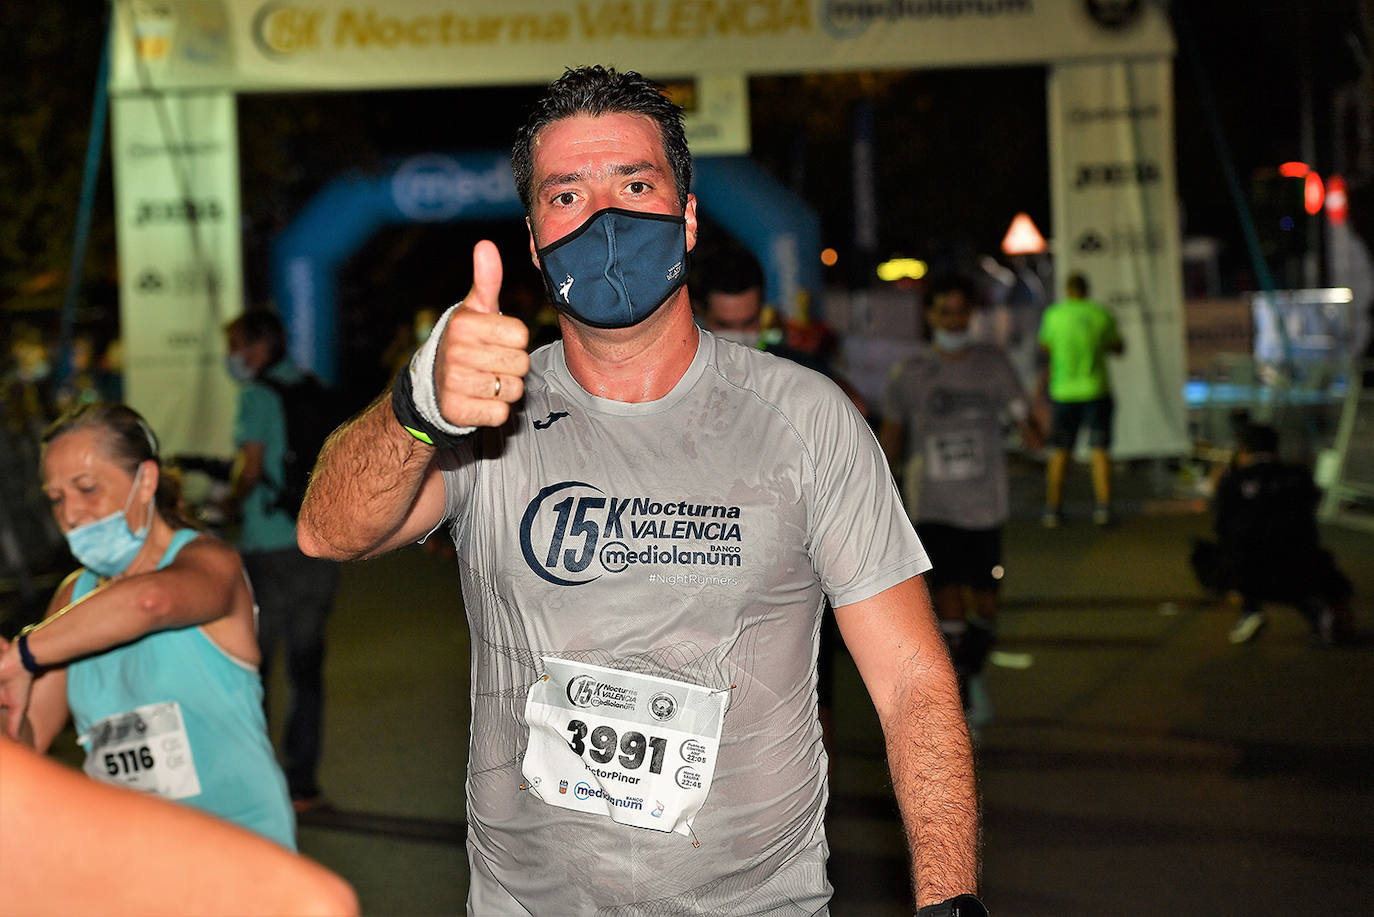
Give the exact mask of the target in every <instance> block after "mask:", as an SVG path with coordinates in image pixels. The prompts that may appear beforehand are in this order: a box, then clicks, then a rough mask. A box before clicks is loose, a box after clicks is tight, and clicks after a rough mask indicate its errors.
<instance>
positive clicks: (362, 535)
mask: <svg viewBox="0 0 1374 917" xmlns="http://www.w3.org/2000/svg"><path fill="white" fill-rule="evenodd" d="M434 452H435V450H434V447H433V446H429V445H426V444H425V443H422V442H420V441H419V440H418V439H416V438H415V437H413V436H411V435H410V434H409V433H407V432H406V431H405V429H404V428H403V427H402V426H401V425H400V424H399V423H397V422H396V417H395V415H394V414H393V413H392V410H391V393H390V391H388V392H386V393H385V394H383V395H382V396H381V397H379V398H378V399H377V400H376V401H374V402H373V403H372V404H371V405H370V406H369V407H368V408H367V410H366V411H364V412H363V413H362V414H360V415H358V416H357V417H356V418H354V419H353V420H351V421H350V422H349V423H347V424H345V425H344V426H342V427H340V428H339V429H338V430H336V431H335V432H334V433H333V434H332V435H331V436H330V437H329V440H328V442H326V443H325V446H324V448H323V449H322V450H321V451H320V457H319V460H318V461H317V462H316V464H315V469H314V471H313V473H312V474H311V476H310V487H309V489H308V490H307V491H306V495H305V502H304V504H303V505H302V506H301V514H300V519H299V520H298V524H297V529H296V534H297V540H298V542H299V544H300V547H301V550H302V551H304V552H305V553H307V554H310V555H313V556H315V557H329V558H333V559H335V560H355V559H357V558H360V557H365V556H367V555H369V554H372V553H374V552H375V551H376V550H377V549H378V548H379V547H381V546H382V545H383V544H385V543H386V542H387V540H388V539H390V538H391V537H392V536H393V535H395V534H396V532H397V531H399V530H400V528H401V526H402V524H403V523H404V522H405V520H406V518H407V516H408V515H409V514H410V511H411V509H412V507H413V506H414V504H415V501H416V498H417V496H418V495H419V492H420V487H421V485H422V484H423V482H424V478H425V473H426V472H427V471H428V470H429V467H430V463H431V462H432V461H433V459H434Z"/></svg>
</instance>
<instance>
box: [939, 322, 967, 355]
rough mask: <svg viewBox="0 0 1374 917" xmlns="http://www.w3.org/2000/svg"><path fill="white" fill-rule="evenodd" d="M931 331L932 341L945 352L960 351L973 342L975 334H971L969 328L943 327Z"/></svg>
mask: <svg viewBox="0 0 1374 917" xmlns="http://www.w3.org/2000/svg"><path fill="white" fill-rule="evenodd" d="M931 331H932V334H931V343H932V344H934V345H935V346H936V347H938V348H939V349H941V350H943V351H944V352H945V353H959V352H961V351H963V350H965V349H966V348H967V347H968V345H969V344H971V343H973V336H972V335H970V334H969V332H968V330H967V329H965V330H963V331H946V330H945V329H943V328H933V329H931Z"/></svg>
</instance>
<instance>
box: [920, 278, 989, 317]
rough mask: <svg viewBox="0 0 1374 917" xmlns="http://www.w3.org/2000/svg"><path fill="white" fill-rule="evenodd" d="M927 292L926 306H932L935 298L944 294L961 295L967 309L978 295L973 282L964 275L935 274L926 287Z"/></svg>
mask: <svg viewBox="0 0 1374 917" xmlns="http://www.w3.org/2000/svg"><path fill="white" fill-rule="evenodd" d="M927 292H928V293H929V294H930V296H929V299H927V300H926V303H927V305H934V304H935V298H936V297H937V296H942V295H944V294H945V293H963V294H964V300H965V301H966V302H967V303H968V305H969V308H972V307H973V305H974V298H975V297H976V296H977V295H978V288H977V287H975V286H974V284H973V281H972V280H970V279H969V278H968V277H967V276H966V275H964V274H958V273H948V274H936V275H935V276H934V277H932V278H931V279H930V283H929V285H928V287H927Z"/></svg>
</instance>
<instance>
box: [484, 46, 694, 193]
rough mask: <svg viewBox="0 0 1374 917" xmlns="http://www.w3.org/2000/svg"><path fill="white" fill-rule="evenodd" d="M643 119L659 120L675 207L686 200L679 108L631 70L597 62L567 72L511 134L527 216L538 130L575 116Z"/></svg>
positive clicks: (688, 180)
mask: <svg viewBox="0 0 1374 917" xmlns="http://www.w3.org/2000/svg"><path fill="white" fill-rule="evenodd" d="M618 114H629V115H645V116H646V117H649V118H653V119H654V120H655V121H657V122H658V131H659V136H660V137H661V138H662V140H663V153H664V155H665V156H666V157H667V158H668V165H669V166H671V167H672V169H673V182H674V184H675V185H676V186H677V199H678V203H679V204H685V203H686V202H687V192H688V191H689V190H690V189H691V187H692V154H691V152H690V151H689V150H688V149H687V135H686V133H684V131H683V128H682V109H681V108H679V107H678V106H677V104H676V103H674V102H673V101H672V100H671V99H669V98H668V97H667V96H665V95H664V94H663V93H662V91H661V90H660V88H659V86H658V84H657V83H654V82H652V81H650V80H648V79H645V78H644V77H643V76H641V75H640V74H638V73H636V72H635V71H633V70H626V71H624V72H623V73H622V72H618V71H617V70H616V69H615V68H614V67H602V66H601V65H600V64H597V65H594V66H590V67H578V68H577V69H575V70H574V69H571V68H569V69H567V70H564V71H563V75H562V76H560V77H559V78H558V79H556V80H554V81H553V82H552V83H550V84H549V91H548V92H547V93H545V94H544V97H543V98H542V99H540V100H539V101H538V102H536V103H535V105H534V108H533V109H532V110H531V111H530V115H529V118H527V119H526V121H525V124H524V126H522V127H521V128H520V130H519V132H518V133H517V134H516V135H515V146H514V148H513V149H512V150H511V171H512V172H513V173H515V189H516V191H518V192H519V193H520V202H521V203H523V204H524V205H525V212H526V213H529V211H530V204H531V202H532V201H533V200H534V141H535V138H536V137H538V136H539V132H540V131H542V130H543V129H544V128H546V127H548V126H549V125H550V124H553V123H554V122H555V121H562V120H563V119H564V118H571V117H573V116H574V115H590V116H591V117H593V118H599V117H601V116H602V115H618Z"/></svg>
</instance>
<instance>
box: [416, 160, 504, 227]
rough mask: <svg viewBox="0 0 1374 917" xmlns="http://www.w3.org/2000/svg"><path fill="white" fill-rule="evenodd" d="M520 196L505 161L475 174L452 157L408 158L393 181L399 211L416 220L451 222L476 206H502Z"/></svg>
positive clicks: (495, 163)
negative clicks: (450, 220) (469, 208)
mask: <svg viewBox="0 0 1374 917" xmlns="http://www.w3.org/2000/svg"><path fill="white" fill-rule="evenodd" d="M516 197H517V195H516V192H515V178H514V176H512V174H511V171H510V167H509V166H508V165H506V164H505V163H502V162H493V164H492V167H491V168H490V169H487V170H485V171H471V170H469V169H464V168H463V167H462V166H460V165H459V164H458V162H457V161H456V160H454V159H453V158H451V157H449V156H443V155H440V154H438V153H426V154H424V155H422V156H414V157H411V158H410V159H407V160H406V161H405V162H403V163H402V164H401V167H400V168H399V169H397V170H396V174H395V175H393V176H392V178H391V198H392V200H393V201H395V203H396V209H397V210H399V211H401V212H402V213H404V214H405V215H406V216H408V217H410V218H411V219H412V220H423V221H427V222H436V221H441V220H449V219H452V218H453V217H455V216H457V215H458V214H459V213H462V212H463V211H464V210H465V209H467V208H468V207H471V206H473V205H474V204H484V203H487V204H501V203H506V202H509V201H513V200H515V199H516Z"/></svg>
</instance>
